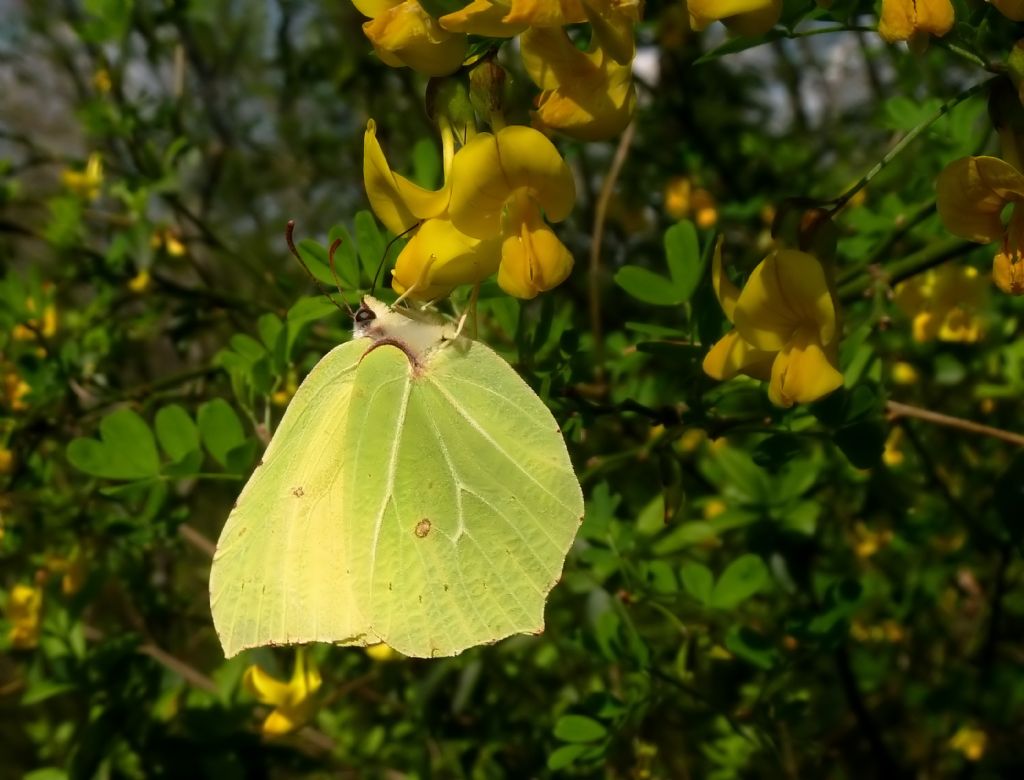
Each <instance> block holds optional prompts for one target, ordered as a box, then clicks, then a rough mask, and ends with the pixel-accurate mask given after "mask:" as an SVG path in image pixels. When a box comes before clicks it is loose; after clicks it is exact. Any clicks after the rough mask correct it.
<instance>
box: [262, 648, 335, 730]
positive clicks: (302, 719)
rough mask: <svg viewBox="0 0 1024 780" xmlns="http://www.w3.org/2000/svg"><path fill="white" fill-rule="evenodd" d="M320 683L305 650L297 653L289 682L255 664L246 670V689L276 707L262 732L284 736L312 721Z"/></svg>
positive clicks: (313, 665) (317, 671)
mask: <svg viewBox="0 0 1024 780" xmlns="http://www.w3.org/2000/svg"><path fill="white" fill-rule="evenodd" d="M321 682H322V680H321V677H320V671H319V670H318V669H317V667H316V664H315V663H314V662H313V660H312V659H311V658H309V656H308V650H307V648H305V647H299V648H298V649H297V650H296V651H295V668H294V670H293V672H292V677H291V680H289V681H288V682H286V683H285V682H281V681H280V680H278V679H276V678H274V677H271V676H270V675H269V674H267V673H266V672H265V671H263V669H261V668H260V667H259V666H255V665H253V666H250V667H249V668H248V669H246V670H245V676H244V677H243V678H242V684H243V685H244V686H245V688H246V690H248V691H249V692H250V693H251V694H252V695H253V696H255V697H256V699H257V700H258V701H259V702H260V703H261V704H266V705H268V706H270V707H273V710H272V711H271V713H270V714H269V715H268V716H267V718H266V720H264V721H263V726H262V731H263V734H264V735H265V736H267V737H280V736H283V735H285V734H288V733H290V732H292V731H295V730H296V729H298V728H301V727H302V726H304V725H305V724H306V723H307V722H309V720H310V718H311V717H312V716H313V713H314V712H315V710H316V693H317V691H318V690H320V685H321Z"/></svg>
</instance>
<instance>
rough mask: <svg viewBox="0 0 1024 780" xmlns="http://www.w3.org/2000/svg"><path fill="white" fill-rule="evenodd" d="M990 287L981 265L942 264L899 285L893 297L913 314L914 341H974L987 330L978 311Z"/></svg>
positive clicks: (903, 308)
mask: <svg viewBox="0 0 1024 780" xmlns="http://www.w3.org/2000/svg"><path fill="white" fill-rule="evenodd" d="M988 289H989V288H988V283H987V282H986V281H985V279H984V277H983V276H982V275H981V274H979V273H978V269H976V268H972V267H970V266H956V265H942V266H939V267H938V268H930V269H928V270H927V271H925V272H924V273H921V274H918V275H917V276H914V277H912V278H910V279H907V280H906V281H905V282H901V283H900V284H898V285H896V289H895V295H894V301H895V303H896V305H897V306H898V307H899V308H900V310H901V311H903V313H904V314H906V315H907V316H908V317H910V320H911V332H912V335H913V338H914V341H918V342H922V343H923V342H927V341H933V340H938V341H948V342H959V343H963V344H971V343H974V342H976V341H978V340H979V339H981V337H982V336H983V335H984V333H985V323H984V321H983V320H982V318H981V316H980V315H979V314H978V312H979V311H981V310H982V309H984V306H985V303H986V301H987V299H988Z"/></svg>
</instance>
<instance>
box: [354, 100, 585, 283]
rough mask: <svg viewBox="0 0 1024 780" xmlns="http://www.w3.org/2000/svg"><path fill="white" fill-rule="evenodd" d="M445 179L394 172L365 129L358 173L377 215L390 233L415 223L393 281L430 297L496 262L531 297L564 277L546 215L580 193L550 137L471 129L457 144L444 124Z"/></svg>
mask: <svg viewBox="0 0 1024 780" xmlns="http://www.w3.org/2000/svg"><path fill="white" fill-rule="evenodd" d="M442 138H443V143H444V146H445V155H444V157H445V161H446V164H445V169H446V170H445V182H444V186H443V187H441V189H439V190H437V191H428V190H424V189H422V188H421V187H418V186H416V185H415V184H413V183H412V182H410V181H409V180H408V179H406V178H404V177H402V176H400V175H398V174H396V173H394V172H393V171H392V170H391V168H390V167H389V166H388V164H387V160H386V159H385V157H384V153H383V151H382V150H381V148H380V144H379V143H378V142H377V136H376V125H375V124H374V122H373V121H372V120H371V121H370V123H369V124H368V125H367V128H366V137H365V141H364V153H363V154H364V156H363V178H364V180H365V184H366V193H367V195H368V197H369V199H370V205H371V206H372V207H373V210H374V213H376V215H377V217H378V219H380V221H381V222H383V223H384V225H385V227H387V228H388V229H389V230H391V231H392V232H393V233H395V234H396V235H397V234H401V233H405V232H407V231H409V230H410V229H412V230H413V232H412V235H411V238H410V239H409V242H408V243H407V244H406V246H405V248H404V249H403V250H402V252H401V254H400V255H399V256H398V261H397V262H396V264H395V269H394V278H393V286H394V288H395V289H396V290H398V291H399V292H405V291H410V294H411V295H412V296H413V297H416V298H421V299H432V298H437V297H440V296H443V295H447V294H448V293H449V292H450V291H451V290H452V288H453V287H456V286H457V285H460V284H469V283H475V282H479V281H481V280H483V279H486V278H487V277H488V276H490V275H491V274H493V273H494V272H495V271H497V273H498V284H499V285H501V287H502V289H503V290H505V291H506V292H508V293H509V294H511V295H515V296H517V297H519V298H532V297H534V296H535V295H537V293H539V292H541V291H543V290H549V289H551V288H552V287H555V286H556V285H558V284H560V283H561V282H562V281H564V280H565V278H566V277H567V276H568V275H569V271H570V270H571V269H572V262H573V261H572V255H571V254H570V253H569V250H568V249H566V248H565V246H564V245H563V244H562V242H561V241H560V240H559V239H558V237H557V236H556V235H555V234H554V232H553V231H552V230H551V228H550V227H549V226H548V224H547V222H545V219H544V216H545V215H546V216H547V218H548V220H550V221H552V222H560V221H561V220H563V219H565V218H566V217H567V216H569V213H570V212H571V211H572V207H573V204H574V203H575V198H576V189H575V184H574V182H573V178H572V174H571V173H570V171H569V168H568V166H567V165H566V164H565V162H564V161H563V160H562V158H561V156H560V155H559V154H558V151H557V150H556V149H555V147H554V145H553V144H552V143H551V142H550V141H549V140H548V139H547V138H546V137H545V136H544V135H543V133H541V132H539V131H538V130H534V129H533V128H530V127H522V126H510V127H504V128H502V129H500V130H498V131H497V132H495V133H476V134H475V135H474V136H473V138H472V139H471V140H469V141H468V142H467V143H466V144H464V145H463V146H462V148H461V149H459V150H458V152H457V153H453V151H452V150H453V146H454V134H453V133H452V132H450V131H442Z"/></svg>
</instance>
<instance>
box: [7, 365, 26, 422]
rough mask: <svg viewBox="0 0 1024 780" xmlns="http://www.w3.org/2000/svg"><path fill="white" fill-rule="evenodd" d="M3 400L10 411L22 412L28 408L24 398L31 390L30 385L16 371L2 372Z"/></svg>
mask: <svg viewBox="0 0 1024 780" xmlns="http://www.w3.org/2000/svg"><path fill="white" fill-rule="evenodd" d="M3 391H4V401H5V402H6V403H7V407H8V408H9V409H10V410H11V411H12V412H23V411H24V410H26V409H28V404H27V403H25V401H24V398H25V396H26V395H28V394H29V393H30V392H32V386H31V385H29V383H28V382H26V381H25V380H24V379H22V378H21V377H20V376H19V375H18V373H17V372H16V371H7V372H6V373H4V383H3Z"/></svg>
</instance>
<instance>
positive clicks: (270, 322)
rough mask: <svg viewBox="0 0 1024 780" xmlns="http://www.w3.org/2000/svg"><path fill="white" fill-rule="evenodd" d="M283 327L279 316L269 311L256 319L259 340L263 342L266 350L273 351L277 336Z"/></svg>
mask: <svg viewBox="0 0 1024 780" xmlns="http://www.w3.org/2000/svg"><path fill="white" fill-rule="evenodd" d="M283 327H284V325H283V324H282V322H281V320H280V318H278V316H277V315H276V314H271V313H269V312H268V313H267V314H264V315H263V316H262V317H260V318H259V319H258V320H257V321H256V329H257V330H258V331H259V334H260V341H262V342H263V346H264V347H265V348H266V349H267V351H268V352H273V351H274V347H275V346H277V337H278V335H279V334H280V333H281V328H283Z"/></svg>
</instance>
